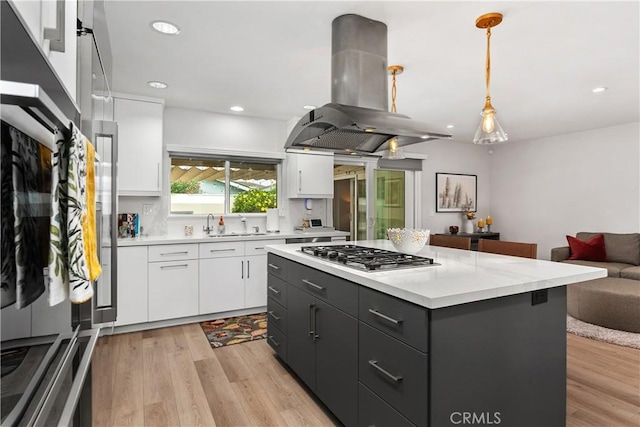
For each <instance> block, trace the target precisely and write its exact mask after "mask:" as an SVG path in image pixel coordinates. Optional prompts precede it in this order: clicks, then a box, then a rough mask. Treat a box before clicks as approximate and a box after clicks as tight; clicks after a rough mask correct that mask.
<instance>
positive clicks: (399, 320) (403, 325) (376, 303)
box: [358, 286, 429, 353]
mask: <svg viewBox="0 0 640 427" xmlns="http://www.w3.org/2000/svg"><path fill="white" fill-rule="evenodd" d="M359 292H360V298H359V300H360V303H359V312H358V315H359V318H360V320H362V321H363V322H365V323H367V324H369V325H371V326H373V327H374V328H376V329H379V330H381V331H382V332H385V333H387V334H389V335H391V336H392V337H394V338H397V339H399V340H400V341H402V342H404V343H406V344H409V345H410V346H411V347H415V348H417V349H418V350H420V351H422V352H423V353H427V348H428V347H427V343H428V324H429V316H428V312H427V309H426V308H424V307H420V306H417V305H415V304H411V303H409V302H407V301H402V300H400V299H398V298H395V297H392V296H391V295H387V294H383V293H382V292H378V291H374V290H373V289H369V288H366V287H364V286H361V287H360V289H359Z"/></svg>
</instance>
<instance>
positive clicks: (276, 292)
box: [268, 286, 280, 295]
mask: <svg viewBox="0 0 640 427" xmlns="http://www.w3.org/2000/svg"><path fill="white" fill-rule="evenodd" d="M268 289H269V290H270V291H271V292H273V293H274V294H276V295H280V291H279V290H277V289H276V288H274V287H273V286H269V287H268Z"/></svg>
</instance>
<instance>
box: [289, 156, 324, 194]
mask: <svg viewBox="0 0 640 427" xmlns="http://www.w3.org/2000/svg"><path fill="white" fill-rule="evenodd" d="M287 188H288V190H287V194H288V196H289V198H290V199H291V198H303V197H313V198H332V197H333V155H321V154H299V153H287Z"/></svg>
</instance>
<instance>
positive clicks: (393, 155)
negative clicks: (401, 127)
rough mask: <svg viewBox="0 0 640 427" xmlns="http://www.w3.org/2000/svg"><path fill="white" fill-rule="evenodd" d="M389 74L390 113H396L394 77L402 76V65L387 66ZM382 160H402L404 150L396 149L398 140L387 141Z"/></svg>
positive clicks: (394, 138)
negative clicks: (386, 148) (390, 77)
mask: <svg viewBox="0 0 640 427" xmlns="http://www.w3.org/2000/svg"><path fill="white" fill-rule="evenodd" d="M387 70H389V74H391V76H392V80H391V112H392V113H395V112H396V75H399V74H402V72H403V71H404V67H403V66H402V65H389V67H387ZM382 158H383V159H391V160H398V159H404V158H405V155H404V150H403V149H402V147H398V138H396V137H393V138H391V139H390V140H389V149H388V150H387V151H385V152H384V154H383V155H382Z"/></svg>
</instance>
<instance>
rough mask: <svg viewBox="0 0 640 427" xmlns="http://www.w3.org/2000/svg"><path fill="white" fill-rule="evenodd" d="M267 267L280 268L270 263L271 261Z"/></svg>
mask: <svg viewBox="0 0 640 427" xmlns="http://www.w3.org/2000/svg"><path fill="white" fill-rule="evenodd" d="M269 267H271V268H273V269H274V270H280V267H278V266H277V265H275V264H271V263H270V264H269Z"/></svg>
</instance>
